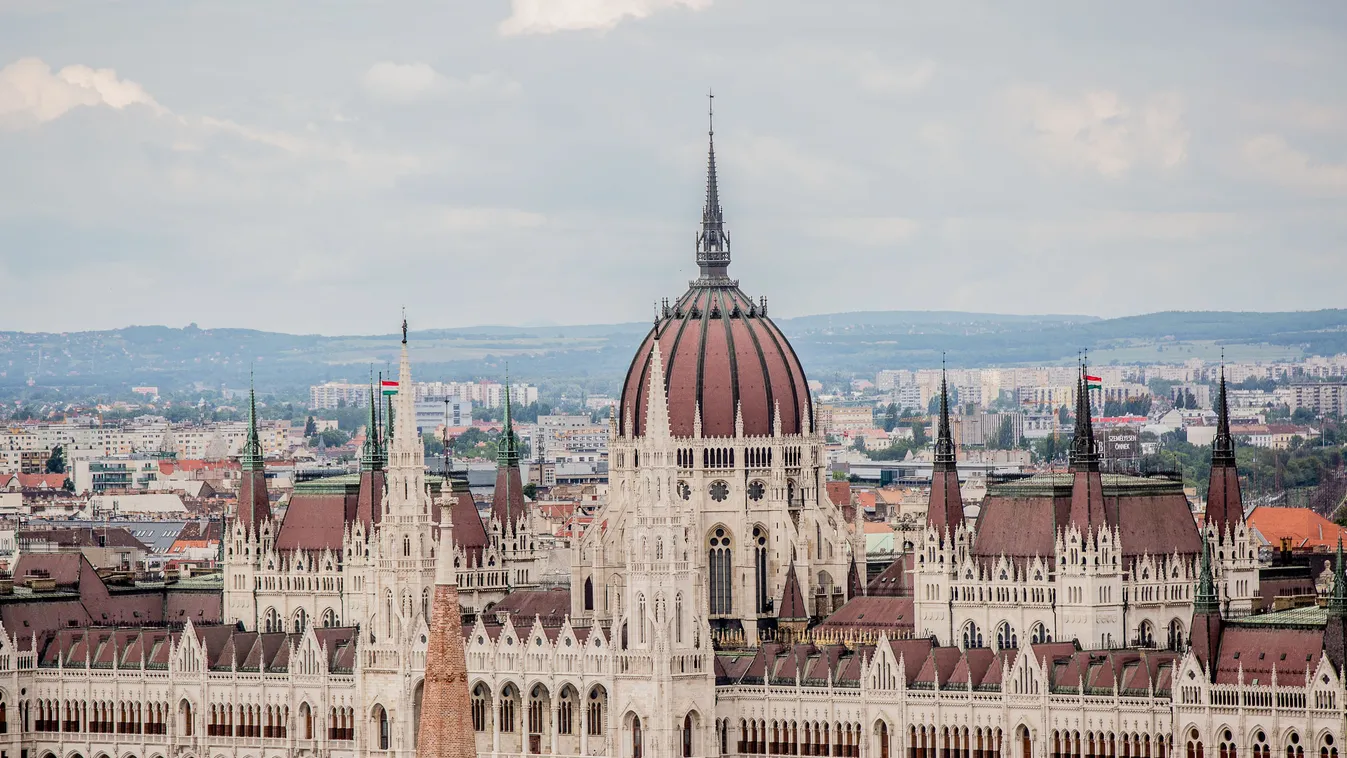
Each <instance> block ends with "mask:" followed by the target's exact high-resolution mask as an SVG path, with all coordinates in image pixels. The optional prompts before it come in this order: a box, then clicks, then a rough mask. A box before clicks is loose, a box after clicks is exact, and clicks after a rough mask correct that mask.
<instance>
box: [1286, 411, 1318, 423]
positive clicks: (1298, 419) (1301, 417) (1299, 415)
mask: <svg viewBox="0 0 1347 758" xmlns="http://www.w3.org/2000/svg"><path fill="white" fill-rule="evenodd" d="M1313 420H1314V411H1312V410H1310V409H1309V408H1297V409H1295V411H1294V412H1293V413H1292V414H1291V421H1292V422H1294V423H1297V424H1308V423H1310V422H1311V421H1313Z"/></svg>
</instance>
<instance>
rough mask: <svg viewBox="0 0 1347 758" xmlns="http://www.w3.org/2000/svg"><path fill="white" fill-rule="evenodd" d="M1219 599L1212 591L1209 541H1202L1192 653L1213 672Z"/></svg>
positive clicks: (1219, 621) (1218, 639) (1218, 636)
mask: <svg viewBox="0 0 1347 758" xmlns="http://www.w3.org/2000/svg"><path fill="white" fill-rule="evenodd" d="M1221 626H1222V619H1221V600H1220V598H1219V597H1218V596H1217V594H1216V578H1215V577H1214V576H1213V575H1212V571H1211V542H1210V541H1207V540H1203V543H1202V567H1201V570H1200V571H1199V573H1198V580H1197V596H1196V597H1195V598H1194V600H1193V624H1192V630H1193V633H1192V646H1193V654H1194V655H1196V656H1197V659H1198V660H1199V661H1201V662H1202V665H1204V666H1207V667H1209V669H1210V671H1211V673H1213V674H1214V673H1215V666H1216V655H1217V653H1218V652H1219V648H1220V645H1221Z"/></svg>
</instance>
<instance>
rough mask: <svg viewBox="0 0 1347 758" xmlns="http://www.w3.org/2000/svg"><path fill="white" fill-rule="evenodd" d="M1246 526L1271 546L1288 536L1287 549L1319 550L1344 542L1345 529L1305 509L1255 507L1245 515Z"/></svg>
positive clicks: (1345, 536)
mask: <svg viewBox="0 0 1347 758" xmlns="http://www.w3.org/2000/svg"><path fill="white" fill-rule="evenodd" d="M1248 520H1249V525H1250V526H1252V527H1253V528H1255V529H1257V530H1258V532H1259V533H1260V534H1262V535H1263V536H1264V537H1265V538H1267V540H1268V542H1271V543H1272V544H1273V546H1274V547H1275V546H1277V545H1279V544H1280V543H1281V541H1282V539H1283V538H1287V537H1289V538H1290V540H1291V547H1293V548H1302V549H1305V548H1308V549H1323V550H1327V549H1329V548H1334V547H1337V544H1338V540H1339V539H1342V540H1347V529H1343V528H1342V527H1340V526H1338V525H1337V524H1335V523H1333V522H1332V521H1329V520H1328V519H1326V518H1324V517H1323V516H1320V515H1319V514H1317V513H1315V512H1314V511H1312V510H1310V509H1309V508H1273V507H1269V506H1265V505H1261V506H1258V507H1257V508H1254V509H1253V512H1252V513H1250V514H1249V519H1248Z"/></svg>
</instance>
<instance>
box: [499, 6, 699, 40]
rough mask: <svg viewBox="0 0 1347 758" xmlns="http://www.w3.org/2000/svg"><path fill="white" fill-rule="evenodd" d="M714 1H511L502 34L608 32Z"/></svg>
mask: <svg viewBox="0 0 1347 758" xmlns="http://www.w3.org/2000/svg"><path fill="white" fill-rule="evenodd" d="M711 2H712V0H511V3H510V17H509V18H507V19H505V20H504V21H502V22H501V24H500V33H501V34H505V35H516V34H552V33H554V32H567V31H580V30H584V29H597V30H599V31H607V30H609V29H612V28H613V27H615V26H617V25H618V24H620V23H622V21H624V20H626V19H628V18H646V17H647V16H650V15H651V14H653V13H657V12H659V11H663V10H669V9H672V8H687V9H690V10H694V11H696V10H702V9H705V8H709V7H711Z"/></svg>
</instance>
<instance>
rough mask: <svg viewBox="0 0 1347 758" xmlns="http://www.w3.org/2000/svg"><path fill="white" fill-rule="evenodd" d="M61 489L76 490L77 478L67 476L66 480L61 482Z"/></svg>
mask: <svg viewBox="0 0 1347 758" xmlns="http://www.w3.org/2000/svg"><path fill="white" fill-rule="evenodd" d="M61 489H63V490H65V491H66V492H74V491H75V480H74V479H71V478H70V477H68V476H67V477H66V478H65V481H63V482H61Z"/></svg>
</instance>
